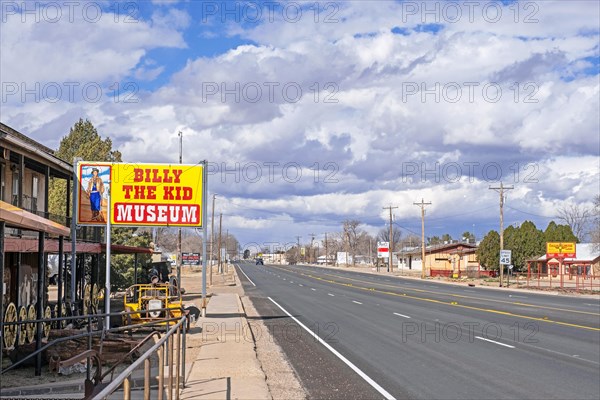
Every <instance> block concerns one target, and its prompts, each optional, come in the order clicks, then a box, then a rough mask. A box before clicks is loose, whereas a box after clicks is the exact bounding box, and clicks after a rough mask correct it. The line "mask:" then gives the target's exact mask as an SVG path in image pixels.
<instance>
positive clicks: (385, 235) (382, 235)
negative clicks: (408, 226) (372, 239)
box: [377, 228, 402, 250]
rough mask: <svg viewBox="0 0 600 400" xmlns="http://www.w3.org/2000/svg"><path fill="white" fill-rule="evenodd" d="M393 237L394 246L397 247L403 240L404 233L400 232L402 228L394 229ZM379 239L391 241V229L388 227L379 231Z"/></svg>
mask: <svg viewBox="0 0 600 400" xmlns="http://www.w3.org/2000/svg"><path fill="white" fill-rule="evenodd" d="M392 237H393V238H394V247H395V248H397V247H398V246H399V245H400V241H401V240H402V233H401V232H400V229H393V230H392ZM377 240H378V241H380V242H389V241H390V230H389V229H388V228H381V229H380V230H379V232H377ZM392 250H393V249H392Z"/></svg>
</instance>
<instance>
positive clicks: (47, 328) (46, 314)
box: [42, 306, 52, 340]
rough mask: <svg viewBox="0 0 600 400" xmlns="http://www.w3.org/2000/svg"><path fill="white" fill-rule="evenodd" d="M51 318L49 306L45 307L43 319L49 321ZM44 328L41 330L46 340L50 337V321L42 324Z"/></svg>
mask: <svg viewBox="0 0 600 400" xmlns="http://www.w3.org/2000/svg"><path fill="white" fill-rule="evenodd" d="M50 318H52V310H51V309H50V306H46V311H45V312H44V319H50ZM43 325H44V327H43V328H42V329H43V331H44V339H46V340H48V337H49V336H50V325H51V322H50V321H46V322H44V324H43Z"/></svg>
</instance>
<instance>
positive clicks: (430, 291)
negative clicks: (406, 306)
mask: <svg viewBox="0 0 600 400" xmlns="http://www.w3.org/2000/svg"><path fill="white" fill-rule="evenodd" d="M324 275H328V276H335V277H337V278H340V279H346V280H351V281H357V282H362V283H368V284H375V285H378V286H388V287H393V288H398V289H400V288H399V287H398V286H396V285H390V284H386V283H375V282H369V281H363V280H361V279H356V278H347V277H343V276H337V275H333V274H327V273H325V274H324ZM401 289H402V290H408V291H413V292H420V293H433V294H438V295H441V296H452V297H458V298H463V299H471V300H485V301H494V302H496V303H505V304H512V305H517V306H523V307H534V308H543V309H546V310H555V311H567V312H572V313H577V314H587V315H593V316H595V317H600V313H594V312H589V311H579V310H571V309H568V308H558V307H549V306H540V305H536V304H528V303H523V302H519V301H507V300H496V299H488V298H485V297H476V296H466V295H462V294H452V293H440V292H436V291H433V290H426V289H413V288H404V287H402V288H401Z"/></svg>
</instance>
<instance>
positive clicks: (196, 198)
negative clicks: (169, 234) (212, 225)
mask: <svg viewBox="0 0 600 400" xmlns="http://www.w3.org/2000/svg"><path fill="white" fill-rule="evenodd" d="M202 176H203V166H202V165H182V164H125V163H119V164H116V163H115V164H112V173H111V185H110V200H111V201H110V202H111V222H112V224H114V225H128V226H139V225H142V226H188V227H201V226H202V200H203V199H202V194H203V187H202V185H203V181H202Z"/></svg>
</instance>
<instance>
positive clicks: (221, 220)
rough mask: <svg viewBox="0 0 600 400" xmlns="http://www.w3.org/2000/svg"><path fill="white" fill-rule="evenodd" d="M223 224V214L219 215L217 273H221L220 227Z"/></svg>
mask: <svg viewBox="0 0 600 400" xmlns="http://www.w3.org/2000/svg"><path fill="white" fill-rule="evenodd" d="M222 223H223V213H219V255H218V256H217V260H218V264H219V273H222V272H223V271H222V269H221V226H222Z"/></svg>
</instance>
